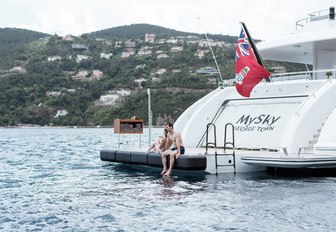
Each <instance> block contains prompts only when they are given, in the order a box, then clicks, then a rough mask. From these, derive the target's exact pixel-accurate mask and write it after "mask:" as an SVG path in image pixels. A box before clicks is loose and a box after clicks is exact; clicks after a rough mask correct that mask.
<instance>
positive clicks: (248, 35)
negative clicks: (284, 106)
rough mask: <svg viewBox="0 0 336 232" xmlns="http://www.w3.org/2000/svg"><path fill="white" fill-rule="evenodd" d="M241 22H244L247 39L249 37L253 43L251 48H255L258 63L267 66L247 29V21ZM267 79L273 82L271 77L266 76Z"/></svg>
mask: <svg viewBox="0 0 336 232" xmlns="http://www.w3.org/2000/svg"><path fill="white" fill-rule="evenodd" d="M240 23H241V24H242V26H243V28H244V31H245V33H246V35H247V39H248V41H249V43H250V45H251V48H252V50H253V53H254V55H255V57H256V59H257V61H258V63H259V64H260V65H261V66H263V67H265V63H264V61H263V59H262V58H261V55H260V53H259V51H258V49H257V47H256V46H255V44H254V42H253V40H252V37H251V35H250V33H249V31H248V30H247V27H246V25H245V23H244V22H240ZM265 79H266V81H267V82H271V79H270V78H269V77H266V78H265Z"/></svg>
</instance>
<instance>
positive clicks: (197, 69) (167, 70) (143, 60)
mask: <svg viewBox="0 0 336 232" xmlns="http://www.w3.org/2000/svg"><path fill="white" fill-rule="evenodd" d="M146 34H150V37H148V38H145V35H146ZM209 38H210V39H211V41H210V42H211V44H212V45H211V46H212V49H213V52H214V54H215V56H216V59H217V61H218V64H219V69H220V71H221V73H222V76H223V78H224V79H231V78H233V76H234V56H235V41H236V39H237V38H236V37H233V36H222V35H209ZM147 39H148V40H147ZM0 52H1V58H0V126H18V125H22V124H33V125H41V126H44V125H48V126H50V125H54V126H57V125H58V126H98V125H99V126H108V125H112V123H113V120H114V119H116V118H130V117H132V116H137V117H140V118H143V119H144V120H145V121H146V122H147V115H148V114H147V109H148V105H147V94H146V93H147V89H148V88H149V89H151V92H152V111H153V120H154V122H153V123H154V125H155V124H157V123H162V120H163V121H167V120H169V121H174V120H176V119H177V117H178V116H179V115H180V114H181V113H182V112H183V111H184V110H185V109H186V108H187V107H188V106H190V105H191V104H192V103H194V102H195V101H196V100H198V99H199V98H200V97H202V96H204V95H205V94H207V93H208V92H210V91H211V90H213V89H214V88H216V87H217V86H218V80H219V79H218V77H219V75H218V73H217V71H216V66H215V63H214V60H213V58H212V54H211V52H210V50H209V47H208V42H207V41H205V40H204V36H203V35H198V34H194V33H184V32H178V31H175V30H171V29H167V28H162V27H158V26H153V25H148V24H137V25H130V26H123V27H117V28H111V29H106V30H102V31H97V32H92V33H88V34H84V35H82V36H79V37H76V36H71V35H68V36H64V37H60V36H58V35H47V34H44V33H39V32H33V31H28V30H23V29H13V28H3V29H0ZM289 68H290V67H289Z"/></svg>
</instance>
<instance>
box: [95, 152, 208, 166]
mask: <svg viewBox="0 0 336 232" xmlns="http://www.w3.org/2000/svg"><path fill="white" fill-rule="evenodd" d="M100 159H101V160H102V161H109V162H116V163H124V164H134V165H145V166H150V167H162V161H161V155H160V154H159V153H154V152H143V151H123V150H108V149H106V150H101V151H100ZM167 162H168V163H169V157H167ZM206 166H207V158H206V156H205V155H201V154H199V155H188V154H183V155H181V156H180V157H179V158H178V159H176V161H175V163H174V168H173V169H179V170H193V171H203V170H205V169H206Z"/></svg>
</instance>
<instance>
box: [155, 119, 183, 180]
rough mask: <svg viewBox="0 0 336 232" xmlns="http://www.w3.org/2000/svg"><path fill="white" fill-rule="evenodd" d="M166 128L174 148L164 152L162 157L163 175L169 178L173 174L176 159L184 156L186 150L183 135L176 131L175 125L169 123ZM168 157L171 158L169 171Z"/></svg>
mask: <svg viewBox="0 0 336 232" xmlns="http://www.w3.org/2000/svg"><path fill="white" fill-rule="evenodd" d="M165 128H166V130H167V131H168V139H169V140H170V141H171V142H172V144H173V145H174V147H173V148H171V149H168V150H166V151H164V152H163V153H162V155H161V158H162V165H163V170H162V172H161V174H163V175H165V176H169V175H170V174H171V173H172V169H173V166H174V162H175V158H176V159H177V158H178V157H179V156H180V155H182V154H184V152H185V149H184V145H183V141H182V137H181V134H180V133H179V132H177V131H175V130H174V127H173V124H172V123H167V124H166V127H165ZM167 156H169V157H170V162H169V169H167Z"/></svg>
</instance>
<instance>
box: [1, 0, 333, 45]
mask: <svg viewBox="0 0 336 232" xmlns="http://www.w3.org/2000/svg"><path fill="white" fill-rule="evenodd" d="M330 6H335V7H336V1H335V0H277V1H275V0H8V1H7V0H6V1H2V2H1V7H0V27H1V28H4V27H16V28H24V29H30V30H34V31H39V32H45V33H49V34H58V35H67V34H72V35H81V34H83V33H88V32H93V31H97V30H102V29H107V28H112V27H117V26H123V25H130V24H134V23H148V24H153V25H158V26H163V27H167V28H171V29H175V30H179V31H185V32H196V33H211V34H223V35H234V36H237V35H238V34H239V32H240V25H239V22H241V21H243V22H245V23H246V25H247V27H248V29H249V31H250V34H251V36H252V37H253V38H255V39H270V38H274V37H279V36H282V35H286V34H288V33H292V32H294V30H295V22H296V21H298V20H300V19H302V18H305V17H307V16H308V13H312V12H314V11H319V10H324V9H329V7H330ZM198 18H199V19H198Z"/></svg>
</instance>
